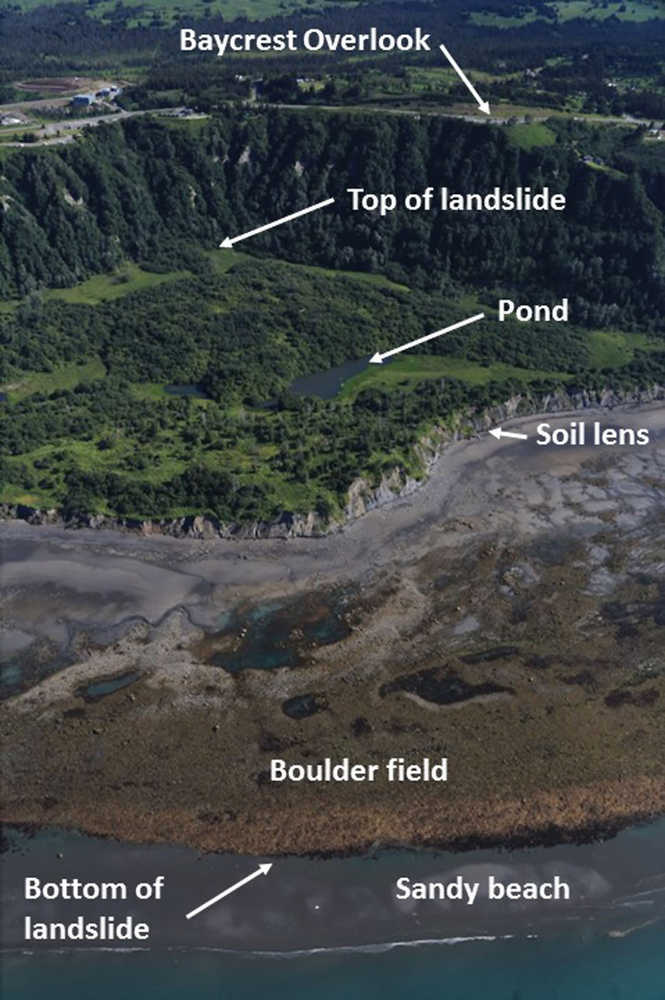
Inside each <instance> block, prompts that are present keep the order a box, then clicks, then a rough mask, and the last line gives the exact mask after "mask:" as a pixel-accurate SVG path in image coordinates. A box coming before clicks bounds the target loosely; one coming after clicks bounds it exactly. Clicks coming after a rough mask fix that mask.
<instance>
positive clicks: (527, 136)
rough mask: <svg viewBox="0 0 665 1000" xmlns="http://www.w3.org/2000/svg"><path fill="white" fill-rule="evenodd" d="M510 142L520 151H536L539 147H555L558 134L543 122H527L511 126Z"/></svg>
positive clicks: (509, 131)
mask: <svg viewBox="0 0 665 1000" xmlns="http://www.w3.org/2000/svg"><path fill="white" fill-rule="evenodd" d="M507 132H508V136H509V137H510V141H511V142H513V143H515V145H516V146H519V147H520V149H526V150H529V149H536V147H538V146H554V145H555V143H556V142H557V136H556V133H555V132H553V131H552V130H551V129H550V128H548V127H547V125H543V124H542V123H541V122H525V123H524V124H520V125H511V126H510V127H509V128H508V130H507Z"/></svg>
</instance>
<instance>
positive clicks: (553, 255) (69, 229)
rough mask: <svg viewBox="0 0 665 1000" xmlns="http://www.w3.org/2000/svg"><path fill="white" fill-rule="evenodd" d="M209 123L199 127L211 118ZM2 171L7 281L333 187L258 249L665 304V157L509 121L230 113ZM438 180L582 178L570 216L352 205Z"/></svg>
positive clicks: (107, 135)
mask: <svg viewBox="0 0 665 1000" xmlns="http://www.w3.org/2000/svg"><path fill="white" fill-rule="evenodd" d="M199 125H200V123H199ZM3 169H4V176H3V178H2V180H0V194H1V195H2V197H3V199H4V204H5V210H4V212H3V213H2V215H1V216H0V292H2V294H4V295H6V296H7V295H9V296H11V295H15V294H20V295H24V294H26V293H29V292H31V291H33V290H34V289H35V288H36V287H38V286H40V285H44V284H51V285H65V284H71V283H73V282H74V281H77V280H79V279H80V278H82V277H83V276H85V275H86V274H89V273H90V272H91V271H94V270H103V269H107V268H108V267H110V266H112V265H113V264H114V263H115V262H117V260H118V259H119V258H120V257H121V256H123V255H129V256H131V257H133V258H134V259H138V260H141V259H143V260H146V259H148V260H153V261H154V260H161V261H166V262H169V261H171V262H178V263H179V262H180V258H181V253H182V246H183V244H186V243H188V242H189V243H193V242H198V243H203V244H204V245H207V246H210V247H212V246H214V245H215V244H216V243H217V242H219V239H220V238H221V237H223V236H224V235H226V234H228V233H235V232H239V231H243V230H245V229H247V228H250V227H253V226H255V225H258V224H260V223H261V222H264V221H266V219H270V218H274V217H275V216H278V215H281V214H286V213H288V212H290V211H292V210H293V209H294V208H297V207H301V206H304V205H307V204H310V203H311V202H313V201H315V200H318V199H321V198H323V197H324V196H327V195H330V194H333V195H334V196H335V197H336V198H337V203H336V205H335V206H334V209H331V210H328V211H326V212H322V213H320V214H319V213H317V214H316V215H314V216H311V217H307V218H306V219H303V220H300V221H299V222H298V223H297V224H296V225H293V226H285V227H281V228H279V229H276V230H272V231H270V232H269V233H266V234H265V235H264V236H261V237H260V238H259V239H257V240H256V241H255V242H254V243H253V244H252V245H251V247H249V249H250V250H252V252H258V253H261V252H269V253H271V254H273V255H274V256H277V257H280V258H282V259H291V260H295V261H302V262H309V263H319V264H323V265H326V266H331V267H336V268H339V267H349V268H354V269H358V270H368V271H383V272H384V273H388V274H393V275H394V276H395V277H399V276H400V275H401V276H402V277H406V278H407V280H408V282H409V284H416V285H418V284H420V285H421V286H423V287H428V288H431V289H436V288H439V289H441V288H446V287H447V285H448V284H449V283H450V282H461V283H464V284H466V285H473V286H476V287H480V288H492V287H495V286H501V287H503V288H508V289H509V288H519V289H520V291H521V293H522V294H523V293H524V291H525V290H529V289H533V290H534V291H536V290H537V291H538V293H539V294H540V295H544V294H545V295H547V294H549V295H563V294H566V295H569V296H571V297H575V298H576V300H577V301H578V302H579V303H580V308H581V310H582V312H581V315H583V317H584V319H585V321H588V322H589V323H595V324H598V323H607V322H621V323H622V324H623V325H624V326H629V327H633V326H635V324H638V323H639V324H640V326H641V327H643V328H644V327H647V328H652V327H655V326H656V325H657V323H658V318H659V317H660V315H662V311H663V308H664V307H665V285H664V284H663V279H662V261H663V256H664V250H663V215H662V213H661V212H660V211H659V210H658V209H657V207H656V205H654V202H653V200H652V197H653V191H654V190H655V188H656V184H655V182H654V181H653V180H652V176H653V170H652V169H651V168H650V166H649V165H648V164H646V165H638V166H635V165H634V166H633V169H632V173H631V176H630V179H629V180H628V181H624V180H622V179H621V178H620V177H617V176H614V175H611V174H610V173H608V172H604V171H593V170H590V169H588V168H587V167H586V165H584V164H582V163H580V161H579V155H578V154H577V153H576V152H573V151H572V149H571V147H569V146H567V145H562V146H561V147H551V148H549V149H539V150H534V151H532V152H525V151H523V150H520V149H518V148H515V146H513V145H511V143H510V142H509V141H508V139H507V137H506V136H505V135H504V134H503V132H501V131H500V130H498V129H493V128H488V127H481V126H476V125H468V124H465V123H463V122H455V121H450V120H445V119H436V118H432V119H426V120H422V121H418V120H415V119H411V118H405V117H399V116H397V117H394V118H379V117H378V116H376V115H369V116H362V115H347V114H344V113H340V114H339V115H330V114H327V115H321V114H316V113H311V112H288V111H277V110H275V111H264V112H258V113H257V112H250V111H248V110H238V109H235V110H234V109H227V111H226V112H225V113H224V114H221V115H219V116H217V117H216V118H214V119H213V120H211V121H210V122H209V123H208V124H204V125H203V126H202V127H197V129H196V131H195V132H194V133H192V131H191V130H190V128H189V127H188V126H187V125H183V126H177V125H168V124H166V123H163V122H158V121H153V122H150V121H146V120H137V119H134V120H131V121H128V122H126V123H124V124H123V125H109V126H102V127H100V128H98V129H96V130H94V132H92V133H91V134H90V135H88V136H87V137H86V139H85V140H84V141H82V142H79V143H76V144H75V145H74V146H73V147H66V148H64V149H63V150H62V151H58V152H55V151H53V150H37V151H34V152H29V151H21V152H19V153H16V154H15V155H12V156H9V157H8V158H7V159H6V162H5V164H4V168H3ZM426 184H432V185H434V186H435V187H438V186H440V185H447V186H449V187H450V188H451V190H459V191H464V192H483V191H487V190H489V189H491V188H492V187H494V186H495V185H497V184H498V185H500V186H502V187H504V188H506V189H511V188H514V187H515V186H516V185H518V184H522V185H531V186H532V187H533V188H538V187H540V186H542V185H544V184H549V185H550V186H551V187H553V188H554V189H555V190H557V191H562V192H565V193H566V195H567V198H568V207H567V210H566V211H565V212H561V213H550V214H549V215H547V216H545V215H544V214H541V213H506V212H497V213H478V214H474V213H471V214H469V213H457V214H455V213H440V212H436V211H432V212H431V213H425V212H415V213H413V212H407V211H405V210H402V211H396V212H394V213H392V215H389V216H387V217H386V218H379V217H378V216H376V215H374V214H371V213H364V212H361V213H358V212H356V213H354V212H352V211H351V210H350V199H349V197H348V195H347V194H346V189H347V188H348V187H363V188H366V189H368V190H372V191H395V192H397V193H398V194H401V195H403V194H404V193H406V192H408V191H410V190H413V189H415V190H419V189H421V188H423V187H424V186H425V185H426Z"/></svg>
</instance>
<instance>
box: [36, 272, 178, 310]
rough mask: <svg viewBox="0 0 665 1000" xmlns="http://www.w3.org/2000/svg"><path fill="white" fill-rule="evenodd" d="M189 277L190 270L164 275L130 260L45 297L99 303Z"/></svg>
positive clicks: (91, 303)
mask: <svg viewBox="0 0 665 1000" xmlns="http://www.w3.org/2000/svg"><path fill="white" fill-rule="evenodd" d="M188 277H191V275H190V273H189V272H188V271H166V272H164V273H163V274H156V273H154V272H152V271H144V270H143V269H142V268H140V267H139V266H138V265H137V264H132V263H127V264H123V265H122V267H119V268H118V269H117V270H115V271H113V272H112V273H110V274H96V275H94V276H93V277H92V278H88V280H87V281H84V282H82V283H81V284H80V285H74V286H73V287H72V288H55V289H51V290H50V291H48V292H46V294H45V298H47V299H59V300H60V301H61V302H69V303H71V304H73V305H86V306H96V305H99V303H100V302H109V301H111V300H112V299H119V298H122V296H123V295H129V294H130V293H131V292H138V291H142V290H143V289H145V288H154V287H155V286H156V285H163V284H164V282H165V281H176V280H178V279H179V278H188Z"/></svg>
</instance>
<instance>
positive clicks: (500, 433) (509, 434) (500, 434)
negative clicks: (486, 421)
mask: <svg viewBox="0 0 665 1000" xmlns="http://www.w3.org/2000/svg"><path fill="white" fill-rule="evenodd" d="M490 434H491V435H492V437H495V438H496V439H497V441H500V440H501V438H516V439H517V440H518V441H528V440H529V435H528V434H519V433H518V432H517V431H504V429H503V427H493V428H492V430H491V431H490Z"/></svg>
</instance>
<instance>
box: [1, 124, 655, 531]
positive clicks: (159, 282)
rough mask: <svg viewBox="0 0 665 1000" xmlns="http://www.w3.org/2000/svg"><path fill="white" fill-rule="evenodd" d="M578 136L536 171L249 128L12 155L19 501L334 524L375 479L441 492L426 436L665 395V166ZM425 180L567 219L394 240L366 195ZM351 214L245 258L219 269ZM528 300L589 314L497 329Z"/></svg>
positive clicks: (308, 127)
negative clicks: (291, 216) (305, 381)
mask: <svg viewBox="0 0 665 1000" xmlns="http://www.w3.org/2000/svg"><path fill="white" fill-rule="evenodd" d="M557 130H558V131H557ZM555 132H556V134H557V138H558V141H557V142H556V143H554V144H552V145H549V146H547V147H542V148H540V147H537V146H536V147H535V148H532V149H531V150H526V149H524V148H521V147H520V146H519V145H518V144H516V143H515V142H513V141H511V134H510V130H509V129H508V130H502V129H499V128H496V127H487V126H480V125H473V124H466V123H463V122H458V121H451V120H445V119H440V118H435V117H426V118H422V119H418V118H414V117H411V116H401V115H400V116H397V115H396V116H393V117H390V116H381V117H378V116H376V115H372V114H357V113H353V114H352V113H347V112H335V113H328V112H315V111H310V110H303V111H300V110H292V111H289V110H270V111H268V110H265V109H263V110H261V109H252V110H250V109H238V108H236V109H228V110H226V111H225V112H224V113H223V114H221V115H219V116H216V117H214V118H210V119H207V120H198V121H191V122H167V121H164V120H158V119H154V120H150V119H145V118H143V119H133V120H128V121H126V122H125V123H124V124H122V125H119V124H116V125H108V126H100V127H99V128H97V129H95V130H94V131H90V132H89V133H87V134H86V135H85V136H84V137H83V138H82V139H81V140H78V141H77V142H75V143H73V144H71V145H68V146H65V147H62V148H60V149H55V148H52V149H46V148H42V149H38V150H29V149H24V150H19V151H15V152H9V153H6V154H5V155H3V161H2V178H0V199H1V201H2V212H1V213H0V288H1V290H2V296H3V300H4V301H3V302H2V306H1V308H0V341H1V343H2V357H1V359H0V393H1V395H2V396H4V397H5V398H4V399H3V401H2V402H0V407H1V411H0V412H1V416H2V418H3V424H4V426H3V428H2V432H1V438H2V467H1V472H2V479H3V483H2V487H1V489H0V499H2V500H4V501H6V502H11V503H24V504H30V505H35V506H48V507H60V508H62V509H63V510H64V511H65V512H67V513H75V512H77V511H103V512H107V513H111V514H119V515H122V516H136V517H155V518H156V517H171V516H180V515H183V514H197V513H205V512H207V513H210V514H213V515H214V516H216V517H218V518H219V519H220V520H222V521H225V522H229V521H236V522H243V521H250V520H257V519H259V520H269V519H273V518H275V517H277V516H279V515H280V514H281V513H282V512H284V511H293V512H296V511H297V512H306V511H309V510H318V511H319V513H320V514H321V516H322V517H323V518H324V519H325V518H326V517H329V516H330V515H331V514H338V513H339V510H340V508H341V507H343V505H344V503H345V498H346V492H347V490H348V487H349V485H350V483H351V482H352V481H353V480H354V478H356V477H357V476H361V475H362V476H365V477H366V478H368V479H369V480H370V481H372V482H373V483H377V482H378V481H379V480H380V478H381V476H382V475H384V474H385V473H386V472H388V471H392V470H394V469H395V467H398V468H400V469H402V470H403V471H409V472H412V473H418V472H420V471H422V459H421V457H420V456H419V454H418V452H417V450H416V448H415V446H416V443H417V441H418V439H419V437H421V436H422V435H423V434H424V433H426V432H428V431H429V430H430V429H431V428H432V427H433V426H439V427H440V426H441V425H442V424H448V425H450V424H452V423H454V422H455V421H458V420H460V419H462V417H461V415H462V414H464V413H465V412H468V411H469V410H470V409H482V408H485V407H487V406H489V405H490V404H493V403H497V402H501V401H503V400H505V399H507V398H508V397H510V396H511V395H514V394H515V393H522V394H525V395H528V394H530V395H531V398H533V399H536V398H538V396H539V394H541V393H544V392H547V391H551V390H552V389H554V388H556V387H561V386H564V385H565V386H566V387H568V388H569V389H575V388H586V389H592V390H593V389H601V388H604V387H607V386H616V387H618V388H623V387H629V386H636V385H646V384H650V383H652V382H653V381H660V382H662V381H663V379H665V349H664V348H665V345H664V343H663V335H664V334H665V327H664V325H663V313H664V307H665V285H664V280H663V237H664V232H663V217H664V216H663V213H664V211H665V186H664V184H663V177H664V176H665V174H664V172H663V168H662V163H661V159H662V158H659V157H658V156H656V155H655V153H654V154H652V153H651V152H650V151H649V147H647V146H644V145H643V144H642V143H641V141H640V134H639V132H636V130H634V129H622V130H613V131H611V132H608V131H603V132H601V131H600V130H596V132H592V131H591V130H589V129H588V128H585V127H584V126H582V125H579V124H577V123H571V124H570V125H555V124H552V134H555ZM586 149H593V150H594V152H597V151H599V150H600V151H601V152H602V156H603V160H604V162H605V163H606V164H607V166H606V167H605V168H603V169H595V168H591V167H590V166H589V164H588V163H585V162H583V156H582V154H583V152H584V151H585V150H586ZM610 164H611V165H610ZM427 185H434V186H439V185H447V186H449V187H450V188H451V189H453V190H456V191H462V192H481V193H482V192H483V191H485V190H489V189H492V188H493V187H495V186H497V185H498V186H500V187H502V188H504V189H507V190H510V189H512V188H514V187H515V186H517V185H530V186H531V187H532V188H534V189H537V188H540V187H542V186H543V185H549V186H550V188H551V189H552V191H556V192H563V193H565V194H566V196H567V198H568V207H567V210H566V211H565V212H556V213H549V214H545V213H523V214H519V213H499V212H497V213H478V214H474V213H451V214H445V215H444V214H441V213H436V212H433V213H431V214H430V213H427V212H422V213H408V212H405V211H400V212H395V213H393V214H392V215H390V216H387V217H386V218H383V219H382V218H379V217H378V216H375V215H370V214H367V213H353V212H352V211H351V210H350V203H349V199H348V196H347V195H346V193H345V191H346V188H347V187H348V186H361V187H366V188H368V189H370V190H373V191H395V192H397V193H400V194H404V193H405V192H407V191H411V190H415V191H420V190H422V189H424V188H425V187H426V186H427ZM329 195H333V196H334V197H335V198H336V203H335V205H334V206H333V207H331V208H329V209H326V210H323V211H320V212H317V213H315V214H314V215H310V216H306V217H304V218H301V219H299V220H297V222H294V223H293V224H290V225H287V226H282V227H280V228H279V229H276V230H273V231H270V232H268V233H266V234H264V235H262V236H260V237H257V238H255V239H253V240H251V241H248V242H247V243H246V244H244V245H243V250H242V251H241V250H240V249H236V250H232V251H229V250H219V249H218V248H217V247H218V244H219V242H220V240H221V239H222V238H223V237H224V236H226V235H231V234H236V233H239V232H244V231H246V230H248V229H250V228H253V227H254V226H257V225H260V224H261V223H264V222H266V221H268V220H270V219H274V218H276V217H279V216H281V215H284V214H287V213H289V212H292V211H293V210H295V209H297V208H301V207H304V206H306V205H309V204H311V203H312V202H315V201H318V200H320V199H322V198H324V197H326V196H329ZM91 275H92V277H89V276H91ZM85 279H88V280H85ZM506 293H513V294H514V295H515V297H516V298H517V299H518V300H519V301H522V302H529V301H530V302H551V301H555V300H556V299H557V298H559V297H562V296H567V297H568V298H569V299H570V303H571V321H570V323H569V324H558V323H557V324H549V325H543V324H535V323H533V324H520V323H516V322H507V323H499V322H498V321H497V318H496V306H497V300H498V298H499V297H500V296H501V295H504V294H506ZM478 311H483V312H485V313H486V314H487V318H486V319H485V320H484V321H483V322H482V323H481V324H477V325H476V326H474V327H473V328H467V329H464V330H461V331H459V332H458V333H455V334H453V335H451V336H449V337H444V338H441V339H440V340H437V341H433V342H431V343H430V344H428V353H427V355H426V356H425V357H419V356H418V355H417V354H416V355H415V356H414V355H413V354H411V353H409V355H405V356H404V357H403V358H400V359H398V360H397V361H395V362H394V363H391V364H388V365H384V366H381V367H380V368H379V369H378V370H377V369H376V368H375V366H370V370H367V371H365V372H363V373H362V374H359V375H357V376H356V377H355V378H352V379H350V380H349V381H348V382H347V383H345V385H344V387H343V391H342V392H341V394H339V395H338V396H336V397H335V398H331V399H326V400H322V399H313V398H307V399H302V398H297V397H296V396H295V395H293V393H292V392H290V391H289V387H290V386H291V383H292V381H293V379H294V378H296V377H297V376H302V375H306V374H309V373H311V372H315V371H317V370H321V369H326V368H328V367H330V366H335V365H339V364H341V363H342V362H346V361H348V360H352V359H357V358H363V357H365V356H369V355H371V354H372V353H373V352H374V351H376V350H384V349H386V348H387V347H390V346H391V345H394V344H398V343H403V342H404V341H406V340H410V339H415V338H417V337H419V336H422V335H423V334H425V333H428V332H430V331H432V330H434V329H437V328H439V329H440V328H441V327H442V326H444V325H447V324H449V323H452V322H454V321H456V320H458V319H461V318H463V317H464V316H468V315H470V314H471V313H475V312H478ZM173 384H175V385H176V388H175V389H173ZM183 384H184V385H183ZM174 391H175V392H176V393H180V395H175V396H174V395H173V392H174ZM268 404H269V405H268Z"/></svg>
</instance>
